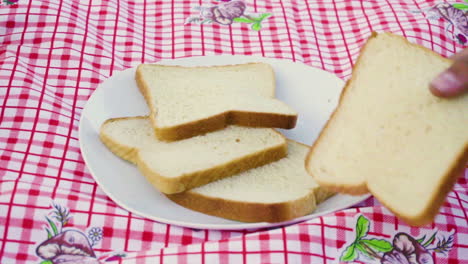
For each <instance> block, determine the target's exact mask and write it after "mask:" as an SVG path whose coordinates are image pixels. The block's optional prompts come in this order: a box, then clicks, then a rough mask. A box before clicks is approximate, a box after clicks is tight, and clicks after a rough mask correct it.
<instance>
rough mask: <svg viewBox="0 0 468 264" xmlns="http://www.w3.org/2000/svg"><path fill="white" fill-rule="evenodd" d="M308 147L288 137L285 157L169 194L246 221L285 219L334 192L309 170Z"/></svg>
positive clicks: (197, 208)
mask: <svg viewBox="0 0 468 264" xmlns="http://www.w3.org/2000/svg"><path fill="white" fill-rule="evenodd" d="M308 150H309V147H308V146H306V145H302V144H300V143H297V142H294V141H291V140H288V155H287V156H286V157H285V158H282V159H280V160H278V161H276V162H273V163H270V164H267V165H264V166H261V167H257V168H255V169H251V170H248V171H245V172H242V173H239V174H237V175H234V176H232V177H229V178H225V179H222V180H218V181H215V182H212V183H209V184H206V185H204V186H201V187H198V188H194V189H192V190H189V191H187V192H183V193H177V194H171V195H167V197H168V198H169V199H171V200H172V201H174V202H176V203H178V204H180V205H182V206H184V207H186V208H189V209H192V210H195V211H199V212H202V213H206V214H210V215H214V216H218V217H223V218H228V219H232V220H237V221H242V222H282V221H288V220H291V219H294V218H297V217H300V216H304V215H307V214H310V213H312V212H313V211H314V210H315V208H316V206H317V204H318V203H321V202H323V201H324V200H325V199H327V198H328V197H330V196H331V195H332V194H333V192H330V191H328V190H326V189H324V188H321V187H320V186H319V185H318V184H317V183H316V182H315V180H314V179H313V178H312V177H310V175H308V174H307V172H306V170H305V168H304V159H305V156H306V154H307V152H308Z"/></svg>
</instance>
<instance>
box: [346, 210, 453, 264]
mask: <svg viewBox="0 0 468 264" xmlns="http://www.w3.org/2000/svg"><path fill="white" fill-rule="evenodd" d="M369 228H370V222H369V220H368V219H367V218H365V217H364V216H362V215H361V216H359V217H358V219H357V222H356V236H355V239H354V241H353V242H352V243H350V244H348V245H346V246H345V247H344V248H343V250H342V252H341V256H340V261H342V262H353V261H355V260H358V259H360V260H363V259H365V260H366V261H363V262H365V263H369V261H371V263H376V262H378V263H381V264H434V259H433V256H432V254H431V253H433V252H436V253H442V254H446V253H447V252H449V251H450V250H451V249H452V246H453V234H450V235H448V236H440V238H438V239H436V235H437V232H434V233H433V234H432V236H430V237H429V238H428V239H426V236H423V237H421V238H419V239H415V238H413V237H412V236H411V235H409V234H407V233H401V232H400V233H397V234H396V235H395V236H394V237H393V241H392V243H390V242H389V241H387V240H385V239H378V238H369V237H368V236H367V233H368V231H369ZM436 241H437V243H435V242H436Z"/></svg>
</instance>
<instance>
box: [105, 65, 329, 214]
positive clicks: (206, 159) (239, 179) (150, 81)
mask: <svg viewBox="0 0 468 264" xmlns="http://www.w3.org/2000/svg"><path fill="white" fill-rule="evenodd" d="M135 78H136V82H137V85H138V87H139V89H140V91H141V93H142V94H143V96H144V98H145V100H146V102H147V105H148V108H149V116H140V117H123V118H112V119H109V120H107V121H105V122H104V123H103V125H102V126H101V131H100V138H101V140H102V142H103V143H104V144H105V145H106V146H107V147H108V148H109V149H110V150H111V151H112V152H113V153H114V154H116V155H117V156H119V157H121V158H123V159H125V160H128V161H130V162H132V163H134V164H136V166H138V168H139V170H140V171H141V173H142V174H143V175H144V176H145V177H146V179H147V180H148V182H150V183H151V184H152V185H153V186H154V187H155V188H156V189H157V190H159V191H160V192H162V193H163V194H165V195H166V196H167V197H168V198H169V199H171V200H172V201H174V202H176V203H178V204H179V205H182V206H184V207H186V208H190V209H193V210H196V211H199V212H202V213H206V214H210V215H214V216H218V217H223V218H228V219H232V220H237V221H243V222H281V221H287V220H291V219H294V218H297V217H300V216H303V215H307V214H309V213H311V212H313V211H314V210H315V208H316V206H317V204H318V203H320V202H322V201H324V200H325V199H326V198H328V197H330V196H331V195H332V192H330V191H326V190H325V189H323V188H321V187H319V185H318V184H317V183H316V182H315V180H314V179H313V178H312V177H311V176H310V175H309V174H308V173H307V171H306V170H305V167H304V160H305V158H306V155H307V152H308V150H309V147H308V146H306V145H303V144H300V143H298V142H294V141H292V140H288V139H286V138H285V137H284V136H283V135H282V134H280V133H279V132H278V131H276V130H275V129H274V128H284V129H291V128H294V126H295V124H296V120H297V113H296V112H295V111H294V110H293V109H291V108H290V107H289V106H288V105H286V104H285V103H283V102H281V101H279V100H278V99H276V98H275V75H274V71H273V69H272V67H271V66H270V65H268V64H265V63H248V64H242V65H227V66H211V67H182V66H164V65H156V64H155V65H150V64H143V65H140V66H139V67H138V68H137V71H136V76H135Z"/></svg>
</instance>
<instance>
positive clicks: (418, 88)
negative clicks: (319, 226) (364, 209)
mask: <svg viewBox="0 0 468 264" xmlns="http://www.w3.org/2000/svg"><path fill="white" fill-rule="evenodd" d="M450 64H451V61H450V60H448V59H445V58H443V57H441V56H439V55H438V54H436V53H434V52H432V51H430V50H428V49H426V48H423V47H421V46H418V45H415V44H411V43H410V42H408V41H407V40H406V39H404V38H403V37H400V36H396V35H393V34H390V33H382V34H375V33H374V34H373V35H372V36H371V37H370V38H369V40H368V41H367V43H366V44H365V46H364V48H363V49H362V51H361V54H360V56H359V58H358V61H357V64H356V66H355V67H354V70H353V75H352V78H351V79H350V80H349V81H348V83H347V84H346V87H345V88H344V90H343V92H342V95H341V98H340V102H339V105H338V107H337V109H336V110H335V112H334V113H333V115H332V117H331V118H330V120H329V121H328V122H327V124H326V126H325V128H324V129H323V130H322V132H321V134H320V135H319V138H318V139H317V140H316V142H315V144H314V145H313V146H312V148H311V150H310V153H309V155H308V157H307V159H306V168H307V170H308V172H309V173H310V174H311V175H312V176H313V177H314V178H315V179H316V180H317V182H319V183H320V184H321V185H323V186H325V187H327V188H330V189H332V190H335V191H339V192H343V193H349V194H363V193H366V192H371V193H372V194H373V195H374V196H375V197H376V198H377V199H378V200H379V201H380V202H381V203H382V204H384V205H385V206H386V207H387V208H389V209H390V210H391V211H392V212H393V213H395V214H396V215H397V216H399V217H400V218H402V219H403V220H404V221H405V222H407V223H408V224H411V225H416V226H419V225H424V224H427V223H429V222H431V221H432V220H433V218H434V217H435V215H436V214H437V213H438V210H439V208H440V206H441V205H442V203H443V202H444V200H445V197H446V195H447V193H448V192H449V191H450V190H451V188H452V187H453V185H454V183H455V182H456V179H457V177H458V175H460V172H461V170H462V169H463V168H464V166H465V164H466V162H467V161H468V95H463V96H460V97H458V98H453V99H442V98H438V97H436V96H434V95H432V94H431V93H430V91H429V82H430V81H431V80H432V79H433V78H434V77H435V76H436V75H437V74H438V73H440V72H442V71H443V70H445V69H446V68H448V67H449V66H450Z"/></svg>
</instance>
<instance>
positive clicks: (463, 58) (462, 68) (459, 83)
mask: <svg viewBox="0 0 468 264" xmlns="http://www.w3.org/2000/svg"><path fill="white" fill-rule="evenodd" d="M452 59H454V63H453V64H452V66H450V67H449V68H448V69H447V70H445V71H443V72H442V73H440V74H439V75H438V76H437V77H435V78H434V80H432V82H431V84H430V90H431V92H432V93H433V94H434V95H436V96H439V97H453V96H457V95H461V94H463V93H466V92H468V49H465V50H463V51H462V52H461V53H459V54H457V55H455V56H454V57H453V58H452Z"/></svg>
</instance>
